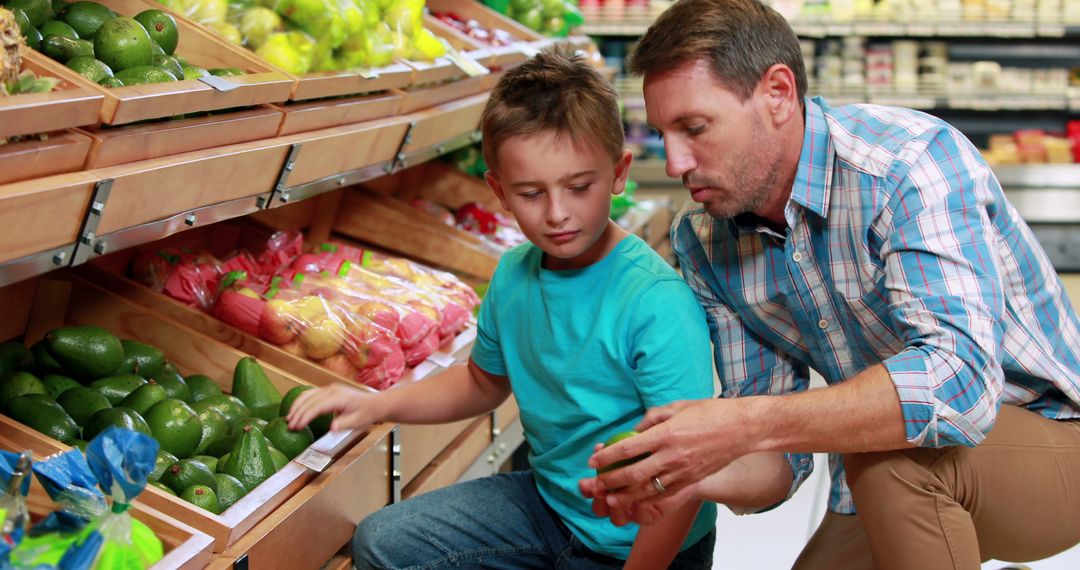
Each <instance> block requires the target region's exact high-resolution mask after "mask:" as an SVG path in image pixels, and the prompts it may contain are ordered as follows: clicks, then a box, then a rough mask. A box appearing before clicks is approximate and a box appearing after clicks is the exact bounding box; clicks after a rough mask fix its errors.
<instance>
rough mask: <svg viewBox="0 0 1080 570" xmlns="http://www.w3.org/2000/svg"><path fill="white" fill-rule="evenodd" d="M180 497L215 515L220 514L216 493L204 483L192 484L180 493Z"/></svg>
mask: <svg viewBox="0 0 1080 570" xmlns="http://www.w3.org/2000/svg"><path fill="white" fill-rule="evenodd" d="M180 498H181V499H183V500H185V501H187V502H189V503H191V504H193V505H195V506H196V507H200V508H202V509H205V510H207V511H210V512H212V513H214V514H215V515H217V514H221V507H220V506H218V498H217V494H216V493H214V490H213V489H211V488H210V487H207V486H206V485H192V486H191V487H188V488H187V489H184V492H183V493H180Z"/></svg>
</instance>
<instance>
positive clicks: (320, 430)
mask: <svg viewBox="0 0 1080 570" xmlns="http://www.w3.org/2000/svg"><path fill="white" fill-rule="evenodd" d="M310 389H312V386H296V387H294V388H290V389H289V391H288V392H285V396H284V397H282V398H281V409H280V410H278V415H279V416H281V417H286V416H288V415H289V411H290V410H292V405H293V402H295V401H296V398H298V397H299V396H300V394H303V393H304V392H305V391H307V390H310ZM333 421H334V414H323V415H321V416H318V417H316V418H315V419H313V420H311V423H310V424H308V426H307V427H309V428H311V434H312V435H313V436H314V437H315V439H319V438H320V437H322V436H324V435H326V433H327V432H329V431H330V424H331V423H333Z"/></svg>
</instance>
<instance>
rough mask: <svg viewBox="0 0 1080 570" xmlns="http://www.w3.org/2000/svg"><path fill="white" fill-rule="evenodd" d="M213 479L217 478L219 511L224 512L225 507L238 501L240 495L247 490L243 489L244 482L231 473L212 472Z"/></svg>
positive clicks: (244, 493)
mask: <svg viewBox="0 0 1080 570" xmlns="http://www.w3.org/2000/svg"><path fill="white" fill-rule="evenodd" d="M214 479H216V480H217V498H218V506H219V507H221V512H225V510H226V509H228V508H229V507H231V506H233V505H234V504H236V501H239V500H240V498H241V497H243V496H244V495H246V494H247V491H245V490H244V484H243V483H241V482H240V480H239V479H237V478H236V477H233V476H232V475H228V474H226V473H214Z"/></svg>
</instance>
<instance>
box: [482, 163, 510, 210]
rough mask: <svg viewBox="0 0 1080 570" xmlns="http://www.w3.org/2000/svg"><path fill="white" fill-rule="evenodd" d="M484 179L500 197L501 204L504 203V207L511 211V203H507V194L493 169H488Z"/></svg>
mask: <svg viewBox="0 0 1080 570" xmlns="http://www.w3.org/2000/svg"><path fill="white" fill-rule="evenodd" d="M484 181H485V182H487V185H488V188H491V191H492V192H494V193H495V197H496V198H498V199H499V204H502V207H503V209H504V210H506V211H507V212H509V211H510V205H509V204H507V203H506V194H505V193H503V187H502V184H500V183H499V178H498V177H497V176H495V174H494V172H493V171H491V170H488V171H487V172H485V173H484Z"/></svg>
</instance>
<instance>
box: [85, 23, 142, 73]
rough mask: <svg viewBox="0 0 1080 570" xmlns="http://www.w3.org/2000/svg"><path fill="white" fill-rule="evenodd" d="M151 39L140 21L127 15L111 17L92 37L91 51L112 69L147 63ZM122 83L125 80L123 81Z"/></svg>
mask: <svg viewBox="0 0 1080 570" xmlns="http://www.w3.org/2000/svg"><path fill="white" fill-rule="evenodd" d="M152 44H153V42H152V41H151V40H150V34H148V33H147V32H146V28H144V27H143V26H142V24H140V23H138V22H136V21H135V20H133V19H131V18H124V17H119V18H113V19H112V20H109V21H108V22H105V23H104V24H102V26H101V28H100V29H99V30H98V32H97V35H95V36H94V53H96V54H97V58H98V59H100V60H101V61H103V62H105V65H108V66H109V68H111V69H112V70H113V71H114V72H117V73H120V72H121V71H123V70H126V69H131V68H133V67H142V66H149V65H150V63H151V62H152V61H153V57H154V53H153V50H152V47H151V46H152ZM124 84H125V85H128V84H129V83H128V82H127V81H126V80H125V81H124Z"/></svg>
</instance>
